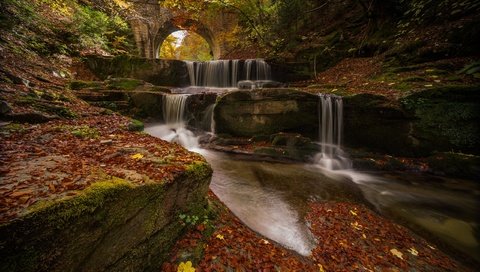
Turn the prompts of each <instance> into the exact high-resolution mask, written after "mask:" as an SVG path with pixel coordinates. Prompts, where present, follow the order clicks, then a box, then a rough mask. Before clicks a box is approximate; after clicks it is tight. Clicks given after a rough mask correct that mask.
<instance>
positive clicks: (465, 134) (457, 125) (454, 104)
mask: <svg viewBox="0 0 480 272" xmlns="http://www.w3.org/2000/svg"><path fill="white" fill-rule="evenodd" d="M479 99H480V87H476V86H445V87H440V88H433V89H431V90H425V91H422V92H419V93H416V94H413V95H410V96H408V97H405V98H403V99H401V103H402V104H403V107H404V109H406V110H407V111H408V112H410V113H411V114H412V115H413V116H414V117H415V118H416V120H415V122H414V129H415V135H416V137H418V138H420V139H428V142H430V143H431V145H432V148H436V150H442V151H445V150H452V149H453V150H456V151H462V152H474V151H475V150H478V146H479V145H480V136H479V135H480V128H479V126H478V123H479V121H480V114H479V113H480V106H479V104H478V102H476V101H479Z"/></svg>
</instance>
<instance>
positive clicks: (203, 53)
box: [159, 30, 213, 61]
mask: <svg viewBox="0 0 480 272" xmlns="http://www.w3.org/2000/svg"><path fill="white" fill-rule="evenodd" d="M159 57H160V58H161V59H177V60H192V61H209V60H213V53H212V48H210V45H209V44H208V42H207V41H206V40H205V39H204V38H203V37H202V36H200V35H198V34H197V33H195V32H192V31H187V30H179V31H175V32H173V33H171V34H170V35H168V36H167V38H165V40H164V41H163V43H162V45H161V46H160V49H159Z"/></svg>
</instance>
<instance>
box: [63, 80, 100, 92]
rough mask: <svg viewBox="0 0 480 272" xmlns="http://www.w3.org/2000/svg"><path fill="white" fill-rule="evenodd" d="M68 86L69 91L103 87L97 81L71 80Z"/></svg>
mask: <svg viewBox="0 0 480 272" xmlns="http://www.w3.org/2000/svg"><path fill="white" fill-rule="evenodd" d="M68 86H69V88H70V89H71V90H81V89H87V88H95V89H99V88H101V87H102V86H103V83H102V82H99V81H83V80H72V81H71V82H70V83H69V84H68Z"/></svg>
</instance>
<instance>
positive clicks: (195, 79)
mask: <svg viewBox="0 0 480 272" xmlns="http://www.w3.org/2000/svg"><path fill="white" fill-rule="evenodd" d="M185 64H186V66H187V70H188V76H189V78H190V85H191V86H195V87H220V88H226V87H237V83H238V82H239V81H241V80H270V79H271V77H272V76H271V68H270V65H269V64H268V63H266V62H265V61H264V60H263V59H247V60H214V61H207V62H194V61H186V62H185Z"/></svg>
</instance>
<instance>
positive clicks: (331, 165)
mask: <svg viewBox="0 0 480 272" xmlns="http://www.w3.org/2000/svg"><path fill="white" fill-rule="evenodd" d="M318 122H319V123H318V127H319V131H318V135H319V141H320V145H321V152H320V153H319V154H317V156H316V157H315V161H316V163H317V164H318V165H320V166H321V167H324V168H326V169H329V170H338V169H347V168H351V162H350V160H349V159H348V158H347V157H346V156H345V155H344V152H343V150H342V149H341V141H342V129H343V101H342V98H341V97H339V96H333V95H326V94H319V103H318Z"/></svg>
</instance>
